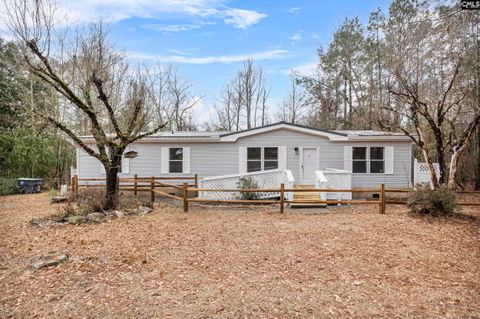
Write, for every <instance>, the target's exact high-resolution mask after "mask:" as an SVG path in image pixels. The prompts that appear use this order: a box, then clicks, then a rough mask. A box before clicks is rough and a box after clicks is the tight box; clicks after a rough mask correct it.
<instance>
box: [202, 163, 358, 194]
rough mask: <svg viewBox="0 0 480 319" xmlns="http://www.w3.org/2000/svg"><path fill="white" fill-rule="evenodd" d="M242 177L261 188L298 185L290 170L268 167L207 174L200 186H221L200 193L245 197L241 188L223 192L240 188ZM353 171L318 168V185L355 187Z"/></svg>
mask: <svg viewBox="0 0 480 319" xmlns="http://www.w3.org/2000/svg"><path fill="white" fill-rule="evenodd" d="M242 177H251V178H252V179H253V180H254V181H255V182H256V183H257V184H258V188H260V189H280V184H282V183H283V184H285V188H286V189H292V188H294V186H295V178H294V177H293V174H292V172H291V171H290V170H280V169H276V170H268V171H261V172H252V173H244V174H231V175H222V176H213V177H206V178H204V179H201V180H199V181H198V187H199V188H200V189H202V188H203V189H218V191H208V192H202V191H199V194H198V196H199V197H200V198H206V199H223V200H234V199H239V198H240V197H241V193H240V192H222V191H221V190H222V189H237V188H238V182H239V180H240V178H242ZM351 187H352V174H351V173H350V172H349V171H346V170H340V169H333V168H327V169H325V170H324V171H315V188H316V189H319V190H321V189H326V188H330V189H351ZM258 195H259V198H262V199H265V198H274V197H279V196H280V193H279V192H271V193H269V192H265V193H258ZM285 198H286V199H287V200H293V192H286V193H285ZM319 199H320V200H329V199H331V200H351V199H352V193H350V192H334V193H332V192H319Z"/></svg>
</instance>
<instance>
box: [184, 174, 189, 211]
mask: <svg viewBox="0 0 480 319" xmlns="http://www.w3.org/2000/svg"><path fill="white" fill-rule="evenodd" d="M183 211H184V212H185V213H188V182H183Z"/></svg>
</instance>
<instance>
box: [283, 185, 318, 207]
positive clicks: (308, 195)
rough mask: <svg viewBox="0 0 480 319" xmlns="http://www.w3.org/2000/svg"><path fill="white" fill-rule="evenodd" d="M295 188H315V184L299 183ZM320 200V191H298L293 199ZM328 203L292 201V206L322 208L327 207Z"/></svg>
mask: <svg viewBox="0 0 480 319" xmlns="http://www.w3.org/2000/svg"><path fill="white" fill-rule="evenodd" d="M294 188H307V189H311V188H315V185H310V184H297V185H295V186H294ZM318 200H320V192H298V193H293V201H294V202H295V201H307V202H308V201H318ZM326 206H327V205H326V204H321V203H291V204H290V207H291V208H322V207H326Z"/></svg>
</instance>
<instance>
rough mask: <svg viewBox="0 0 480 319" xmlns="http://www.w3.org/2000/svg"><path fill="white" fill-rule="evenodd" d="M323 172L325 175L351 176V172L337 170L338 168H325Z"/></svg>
mask: <svg viewBox="0 0 480 319" xmlns="http://www.w3.org/2000/svg"><path fill="white" fill-rule="evenodd" d="M325 172H327V173H334V174H335V173H338V174H351V173H352V172H350V171H348V170H345V169H338V168H328V167H326V168H325Z"/></svg>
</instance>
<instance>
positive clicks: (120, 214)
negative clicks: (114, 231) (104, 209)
mask: <svg viewBox="0 0 480 319" xmlns="http://www.w3.org/2000/svg"><path fill="white" fill-rule="evenodd" d="M112 215H113V216H115V217H117V218H122V217H124V216H125V213H124V212H122V211H119V210H114V211H113V212H112Z"/></svg>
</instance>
